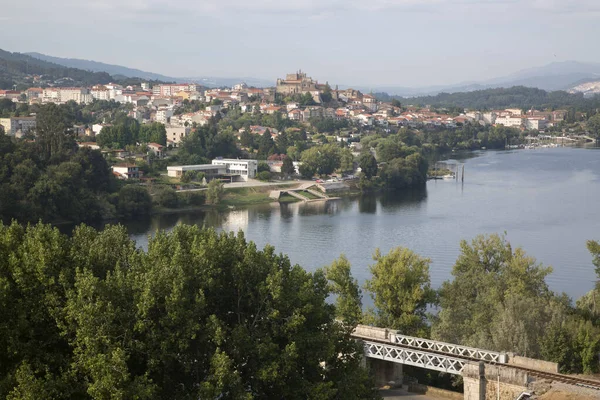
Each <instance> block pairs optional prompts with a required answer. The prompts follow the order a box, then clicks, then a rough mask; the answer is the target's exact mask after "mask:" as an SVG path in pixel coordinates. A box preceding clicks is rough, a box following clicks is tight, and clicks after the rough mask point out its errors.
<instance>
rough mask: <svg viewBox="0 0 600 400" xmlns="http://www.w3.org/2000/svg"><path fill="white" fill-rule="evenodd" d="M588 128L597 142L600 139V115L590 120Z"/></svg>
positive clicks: (587, 124)
mask: <svg viewBox="0 0 600 400" xmlns="http://www.w3.org/2000/svg"><path fill="white" fill-rule="evenodd" d="M586 126H587V128H588V130H589V131H590V133H591V134H592V136H594V137H595V138H596V140H598V139H600V114H596V115H594V116H593V117H591V118H590V119H588V121H587V123H586Z"/></svg>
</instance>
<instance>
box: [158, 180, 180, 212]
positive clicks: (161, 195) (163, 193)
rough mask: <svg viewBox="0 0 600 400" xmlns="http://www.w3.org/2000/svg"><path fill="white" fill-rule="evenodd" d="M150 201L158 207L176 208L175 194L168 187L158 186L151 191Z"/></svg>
mask: <svg viewBox="0 0 600 400" xmlns="http://www.w3.org/2000/svg"><path fill="white" fill-rule="evenodd" d="M153 192H154V193H153V197H152V200H153V201H154V203H156V204H157V205H158V206H160V207H167V208H176V207H177V193H176V192H175V190H174V189H173V188H172V187H170V186H168V185H159V186H157V187H155V188H154V189H153Z"/></svg>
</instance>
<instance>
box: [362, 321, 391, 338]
mask: <svg viewBox="0 0 600 400" xmlns="http://www.w3.org/2000/svg"><path fill="white" fill-rule="evenodd" d="M354 335H357V336H363V337H367V338H373V339H379V340H388V339H389V336H388V335H389V330H387V329H385V328H377V327H374V326H366V325H358V326H357V327H356V329H354Z"/></svg>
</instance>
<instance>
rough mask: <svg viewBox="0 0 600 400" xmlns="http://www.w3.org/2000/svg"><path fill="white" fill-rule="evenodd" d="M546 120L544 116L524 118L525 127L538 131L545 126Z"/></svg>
mask: <svg viewBox="0 0 600 400" xmlns="http://www.w3.org/2000/svg"><path fill="white" fill-rule="evenodd" d="M547 123H548V121H547V120H546V119H545V118H540V117H529V118H527V119H525V128H527V129H532V130H536V131H539V130H540V129H544V128H546V125H547Z"/></svg>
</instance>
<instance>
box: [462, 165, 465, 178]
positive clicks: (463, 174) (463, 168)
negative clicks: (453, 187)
mask: <svg viewBox="0 0 600 400" xmlns="http://www.w3.org/2000/svg"><path fill="white" fill-rule="evenodd" d="M462 181H463V182H464V181H465V164H463V167H462Z"/></svg>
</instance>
